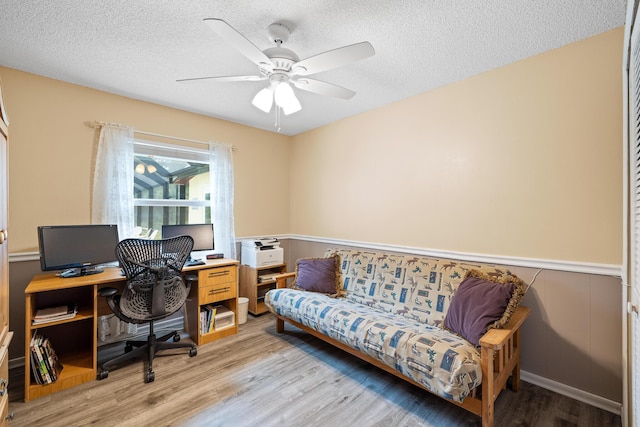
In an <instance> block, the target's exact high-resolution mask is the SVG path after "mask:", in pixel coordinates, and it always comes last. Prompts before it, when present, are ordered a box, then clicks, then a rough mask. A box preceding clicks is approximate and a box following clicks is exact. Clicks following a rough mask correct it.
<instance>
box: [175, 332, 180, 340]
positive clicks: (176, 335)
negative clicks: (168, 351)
mask: <svg viewBox="0 0 640 427" xmlns="http://www.w3.org/2000/svg"><path fill="white" fill-rule="evenodd" d="M178 341H180V334H178V333H176V334H175V335H174V336H173V342H178Z"/></svg>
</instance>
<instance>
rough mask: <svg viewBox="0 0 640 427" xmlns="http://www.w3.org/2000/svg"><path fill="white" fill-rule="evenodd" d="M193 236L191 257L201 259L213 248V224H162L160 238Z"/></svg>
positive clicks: (211, 251)
mask: <svg viewBox="0 0 640 427" xmlns="http://www.w3.org/2000/svg"><path fill="white" fill-rule="evenodd" d="M185 235H186V236H191V237H193V250H192V252H191V258H192V259H200V260H203V259H204V258H205V257H206V256H207V255H208V254H212V253H213V250H214V249H215V243H214V237H213V224H178V225H163V226H162V238H163V239H168V238H170V237H176V236H185Z"/></svg>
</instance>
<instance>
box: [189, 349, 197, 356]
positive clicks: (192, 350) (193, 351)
mask: <svg viewBox="0 0 640 427" xmlns="http://www.w3.org/2000/svg"><path fill="white" fill-rule="evenodd" d="M196 354H198V349H197V348H195V347H193V348H192V349H191V350H189V357H193V356H195V355H196Z"/></svg>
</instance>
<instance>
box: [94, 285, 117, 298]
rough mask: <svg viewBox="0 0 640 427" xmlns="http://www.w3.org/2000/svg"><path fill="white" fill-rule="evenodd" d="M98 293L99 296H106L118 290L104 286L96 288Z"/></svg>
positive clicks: (112, 294) (110, 295)
mask: <svg viewBox="0 0 640 427" xmlns="http://www.w3.org/2000/svg"><path fill="white" fill-rule="evenodd" d="M98 293H99V294H100V296H101V297H105V298H108V297H112V296H114V295H115V294H117V293H118V290H117V289H116V288H112V287H105V288H100V289H98Z"/></svg>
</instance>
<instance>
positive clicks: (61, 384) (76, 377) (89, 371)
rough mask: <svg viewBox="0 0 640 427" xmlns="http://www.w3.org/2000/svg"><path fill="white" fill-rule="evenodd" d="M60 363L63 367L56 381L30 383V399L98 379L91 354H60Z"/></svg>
mask: <svg viewBox="0 0 640 427" xmlns="http://www.w3.org/2000/svg"><path fill="white" fill-rule="evenodd" d="M60 363H62V366H63V369H62V371H61V372H60V376H59V377H58V380H57V381H56V382H54V383H51V384H35V383H32V382H31V383H30V384H29V385H28V388H27V389H26V390H25V392H28V394H29V399H37V398H38V397H43V396H46V395H48V394H50V393H55V392H57V391H62V390H66V389H68V388H71V387H75V386H77V385H80V384H83V383H86V382H87V381H91V380H95V379H96V368H95V366H94V365H93V357H92V355H91V354H82V355H70V356H66V357H65V356H60ZM25 400H27V397H26V396H25Z"/></svg>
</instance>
